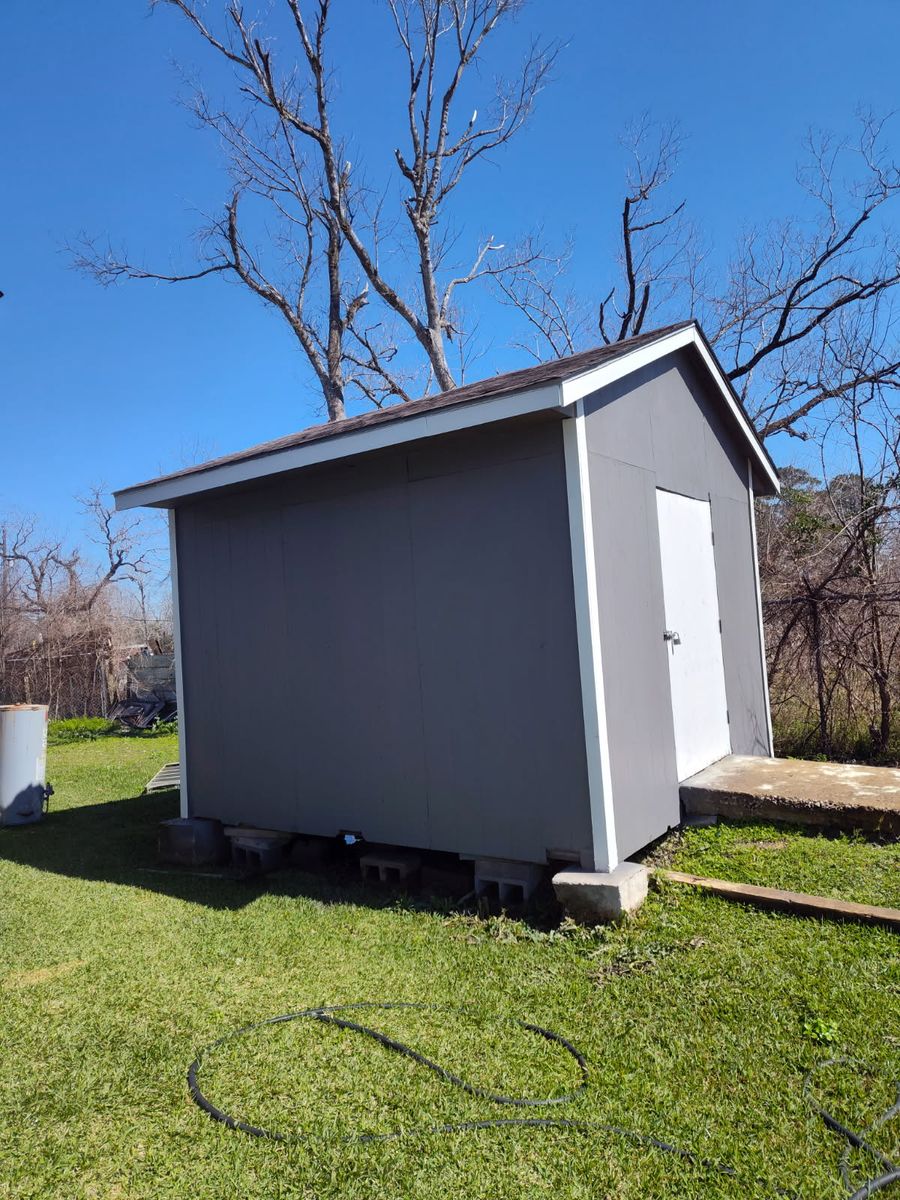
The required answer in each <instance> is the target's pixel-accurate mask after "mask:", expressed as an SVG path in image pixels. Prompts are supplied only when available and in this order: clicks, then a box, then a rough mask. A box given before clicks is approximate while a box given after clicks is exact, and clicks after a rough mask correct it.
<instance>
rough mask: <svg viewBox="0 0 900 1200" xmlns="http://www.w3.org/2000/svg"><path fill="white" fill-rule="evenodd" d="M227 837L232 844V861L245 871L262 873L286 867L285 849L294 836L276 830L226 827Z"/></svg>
mask: <svg viewBox="0 0 900 1200" xmlns="http://www.w3.org/2000/svg"><path fill="white" fill-rule="evenodd" d="M225 836H226V837H227V838H228V840H229V841H230V842H231V861H232V862H233V863H234V865H235V866H236V867H241V868H242V869H243V870H245V871H251V872H253V873H262V872H263V871H274V870H276V869H277V868H278V867H281V866H283V865H284V852H285V847H286V846H287V844H288V842H289V841H290V840H291V838H292V836H293V835H292V834H290V833H283V832H281V831H279V830H275V829H248V828H244V827H243V826H240V825H238V826H235V825H232V826H226V827H225Z"/></svg>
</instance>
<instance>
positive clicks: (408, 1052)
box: [187, 1001, 900, 1200]
mask: <svg viewBox="0 0 900 1200" xmlns="http://www.w3.org/2000/svg"><path fill="white" fill-rule="evenodd" d="M361 1009H375V1010H380V1011H386V1010H393V1009H416V1010H430V1011H434V1012H444V1013H450V1012H455V1013H464V1014H467V1012H470V1011H471V1010H466V1009H465V1008H458V1007H453V1006H448V1005H439V1004H424V1003H411V1002H404V1001H360V1002H358V1003H355V1004H334V1005H328V1006H324V1007H320V1008H304V1009H301V1010H300V1011H299V1012H292V1013H283V1014H282V1015H281V1016H278V1017H269V1018H268V1019H267V1020H265V1021H258V1022H256V1023H255V1024H253V1025H245V1026H243V1027H242V1028H240V1029H235V1030H232V1031H231V1032H230V1033H226V1034H225V1035H224V1036H223V1037H220V1038H217V1039H216V1040H215V1041H214V1042H210V1043H209V1045H207V1046H204V1047H203V1049H202V1050H201V1051H200V1052H199V1053H198V1054H197V1057H196V1058H195V1059H194V1061H193V1062H192V1063H191V1065H190V1068H189V1069H188V1076H187V1078H188V1087H189V1088H190V1093H191V1098H192V1100H193V1101H194V1102H195V1103H196V1104H197V1105H199V1107H200V1108H202V1109H203V1111H204V1112H206V1113H208V1114H209V1116H211V1117H212V1118H213V1120H215V1121H219V1122H221V1123H222V1124H223V1125H226V1126H227V1127H228V1128H229V1129H237V1130H240V1131H241V1132H242V1133H247V1134H250V1135H251V1137H258V1138H267V1139H269V1140H271V1141H276V1142H311V1141H314V1140H316V1139H315V1137H314V1136H313V1135H311V1134H304V1133H296V1134H290V1133H281V1132H279V1131H278V1130H274V1129H262V1128H260V1127H259V1126H257V1125H251V1124H249V1123H248V1122H246V1121H242V1120H240V1118H238V1117H233V1116H231V1115H230V1114H229V1113H226V1112H224V1111H223V1110H222V1109H221V1108H219V1107H218V1106H217V1105H215V1104H214V1103H213V1102H212V1101H211V1100H210V1099H208V1097H207V1096H206V1095H205V1094H204V1093H203V1091H202V1089H201V1087H200V1084H199V1082H198V1079H197V1077H198V1075H199V1072H200V1068H201V1066H202V1065H203V1061H204V1059H205V1058H206V1056H207V1055H209V1054H210V1053H211V1052H212V1051H214V1050H216V1049H217V1048H218V1047H219V1046H223V1045H225V1044H226V1043H227V1042H231V1041H233V1040H234V1039H236V1038H239V1037H243V1036H244V1035H245V1034H249V1033H254V1032H255V1031H257V1030H259V1029H265V1028H266V1027H267V1026H269V1025H283V1024H285V1023H286V1022H288V1021H298V1020H302V1019H310V1020H314V1021H320V1022H321V1023H322V1024H325V1025H335V1026H337V1027H338V1028H339V1029H347V1030H350V1031H351V1032H353V1033H361V1034H363V1035H364V1036H365V1037H368V1038H371V1039H372V1040H373V1041H375V1042H378V1043H379V1045H381V1046H384V1047H385V1049H387V1050H391V1051H393V1052H394V1053H396V1054H401V1055H403V1056H404V1057H405V1058H410V1059H412V1060H413V1061H414V1062H416V1063H418V1064H419V1065H420V1066H423V1067H426V1068H427V1069H428V1070H429V1071H433V1072H434V1073H435V1074H436V1075H437V1076H439V1078H441V1079H443V1080H444V1081H445V1082H447V1083H450V1084H452V1085H453V1086H454V1087H458V1088H460V1089H462V1090H463V1091H464V1092H468V1094H469V1095H471V1096H478V1097H479V1098H480V1099H482V1100H488V1101H490V1102H492V1103H494V1104H504V1105H512V1106H514V1107H518V1108H546V1107H550V1106H553V1105H559V1104H570V1103H571V1102H572V1101H574V1100H577V1099H578V1097H579V1096H581V1095H582V1094H583V1093H584V1092H585V1091H586V1090H587V1086H588V1079H589V1071H588V1065H587V1060H586V1059H585V1056H584V1055H583V1054H582V1053H581V1051H580V1050H578V1049H577V1048H576V1047H575V1046H574V1045H573V1044H572V1043H571V1042H570V1041H569V1040H568V1039H567V1038H565V1037H563V1036H562V1034H560V1033H556V1032H554V1031H553V1030H552V1029H545V1028H543V1027H542V1026H540V1025H533V1024H530V1023H529V1022H527V1021H520V1020H517V1019H513V1023H514V1024H515V1025H517V1026H518V1027H519V1028H520V1029H523V1030H525V1031H527V1032H528V1033H531V1034H534V1035H536V1036H538V1037H542V1038H544V1039H546V1040H547V1041H548V1042H552V1043H553V1044H554V1045H557V1046H560V1047H561V1048H562V1049H563V1050H565V1051H566V1053H567V1054H569V1055H570V1056H571V1057H572V1058H573V1059H574V1060H575V1063H576V1064H577V1067H578V1071H579V1076H580V1079H579V1083H578V1086H577V1087H575V1088H574V1089H573V1090H572V1091H571V1092H569V1093H567V1094H566V1095H563V1096H550V1097H547V1098H543V1099H533V1098H529V1097H523V1096H505V1095H502V1094H500V1093H495V1092H491V1091H488V1090H487V1089H486V1088H480V1087H476V1086H475V1085H474V1084H471V1083H467V1082H466V1081H465V1080H464V1079H461V1078H460V1077H459V1076H458V1075H454V1074H453V1073H452V1072H451V1071H448V1070H447V1069H446V1068H445V1067H442V1066H441V1065H440V1064H439V1063H436V1062H434V1061H433V1060H432V1059H430V1058H427V1057H426V1056H425V1055H424V1054H421V1053H420V1052H419V1051H418V1050H414V1049H413V1047H412V1046H408V1045H406V1043H405V1042H400V1041H397V1040H396V1039H395V1038H391V1037H388V1036H387V1034H384V1033H381V1032H379V1030H377V1029H372V1028H371V1027H370V1026H368V1025H362V1024H360V1023H359V1022H358V1021H352V1020H349V1019H348V1018H346V1017H340V1016H338V1015H337V1014H338V1013H342V1012H348V1011H357V1012H358V1011H359V1010H361ZM835 1065H841V1066H847V1065H852V1066H853V1067H854V1069H855V1070H857V1072H860V1073H861V1071H862V1068H861V1067H860V1066H859V1064H857V1063H855V1062H852V1060H849V1059H839V1058H835V1059H828V1060H827V1061H826V1062H823V1063H820V1064H819V1066H818V1067H816V1068H815V1069H814V1070H813V1071H810V1072H809V1074H808V1075H807V1076H806V1078H805V1080H804V1083H803V1094H804V1097H805V1098H806V1099H807V1101H808V1103H809V1104H810V1106H811V1108H812V1109H813V1111H814V1112H815V1113H817V1115H818V1116H819V1117H821V1119H822V1121H823V1122H824V1124H825V1126H826V1127H827V1128H828V1129H830V1130H832V1131H833V1132H834V1133H837V1134H839V1135H840V1136H841V1137H842V1138H844V1140H845V1142H846V1143H847V1145H846V1149H845V1151H844V1154H843V1155H842V1158H841V1174H842V1176H843V1178H844V1182H845V1184H846V1185H847V1189H848V1193H850V1194H849V1196H848V1200H866V1198H867V1197H869V1196H873V1195H875V1193H876V1192H880V1191H883V1190H884V1189H886V1188H888V1187H890V1186H891V1185H892V1184H894V1183H898V1182H900V1167H898V1166H897V1165H896V1164H894V1163H893V1162H891V1160H890V1159H889V1158H887V1157H886V1155H884V1154H882V1153H881V1151H879V1150H876V1149H875V1148H874V1147H873V1146H871V1145H870V1144H869V1143H868V1141H867V1140H866V1136H867V1135H868V1134H870V1133H871V1132H873V1131H874V1130H875V1129H877V1128H879V1127H880V1126H882V1125H884V1124H885V1123H886V1122H887V1121H889V1120H891V1119H892V1118H893V1117H895V1116H898V1115H900V1084H895V1086H896V1087H897V1100H896V1102H895V1103H894V1104H893V1105H892V1106H891V1107H890V1108H889V1109H887V1110H886V1111H885V1112H884V1113H882V1114H881V1116H880V1117H878V1118H877V1120H876V1121H874V1122H873V1124H872V1125H871V1126H870V1127H869V1128H868V1129H866V1130H864V1131H863V1133H855V1132H854V1131H853V1130H851V1129H848V1128H847V1127H846V1126H845V1125H843V1124H841V1122H840V1121H838V1120H837V1118H836V1117H834V1116H833V1115H832V1114H831V1113H829V1112H828V1111H827V1110H826V1109H824V1108H822V1107H821V1106H820V1105H818V1104H817V1103H816V1102H815V1101H813V1100H812V1099H811V1096H810V1091H811V1087H812V1080H813V1077H814V1075H815V1074H816V1073H817V1072H818V1071H821V1070H823V1069H824V1068H826V1067H830V1066H835ZM508 1127H527V1128H536V1129H568V1130H572V1131H573V1132H580V1133H588V1134H597V1133H604V1134H611V1135H613V1136H616V1137H621V1138H623V1139H625V1140H626V1141H629V1142H631V1143H633V1144H634V1145H637V1146H648V1147H651V1148H652V1149H655V1150H660V1151H662V1152H664V1153H666V1154H673V1155H675V1156H677V1157H678V1158H681V1159H682V1160H684V1161H686V1162H690V1163H693V1164H694V1165H695V1166H698V1167H702V1168H703V1169H705V1170H708V1171H715V1172H717V1173H719V1174H724V1175H729V1176H731V1177H737V1171H736V1170H735V1169H734V1167H731V1166H729V1165H728V1164H727V1163H721V1162H711V1161H710V1160H708V1159H704V1158H701V1157H699V1156H698V1155H697V1154H694V1153H693V1152H692V1151H690V1150H685V1149H683V1148H681V1147H679V1146H674V1145H672V1144H671V1143H670V1142H665V1141H662V1140H661V1139H659V1138H655V1137H651V1136H650V1135H649V1134H644V1133H638V1132H637V1131H636V1130H633V1129H625V1128H623V1127H622V1126H619V1125H607V1124H604V1123H602V1122H600V1121H582V1120H577V1119H569V1118H565V1117H549V1116H548V1117H494V1118H488V1119H487V1120H481V1121H459V1122H452V1123H449V1124H440V1125H428V1126H420V1127H417V1128H414V1129H407V1130H401V1129H395V1130H389V1131H388V1132H385V1133H350V1134H347V1135H345V1136H344V1137H342V1138H339V1139H337V1140H339V1141H342V1142H345V1143H362V1142H381V1141H390V1140H392V1139H395V1138H401V1137H415V1136H427V1135H432V1134H442V1133H462V1132H468V1131H473V1130H477V1129H502V1128H508ZM327 1140H332V1139H327ZM851 1148H857V1149H861V1150H865V1151H867V1152H868V1153H869V1154H871V1155H873V1156H874V1158H875V1159H876V1160H877V1162H878V1164H879V1166H880V1167H881V1168H882V1174H880V1175H878V1176H876V1177H875V1178H872V1179H869V1180H867V1182H866V1183H864V1184H863V1186H862V1187H859V1188H857V1189H856V1190H855V1191H854V1190H852V1188H853V1185H852V1184H851V1183H850V1179H849V1161H848V1160H849V1154H850V1149H851ZM756 1182H761V1181H760V1180H756ZM778 1194H779V1195H781V1196H791V1195H793V1193H791V1192H789V1191H786V1190H784V1189H779V1191H778Z"/></svg>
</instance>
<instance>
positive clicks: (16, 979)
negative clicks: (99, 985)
mask: <svg viewBox="0 0 900 1200" xmlns="http://www.w3.org/2000/svg"><path fill="white" fill-rule="evenodd" d="M83 966H84V960H83V959H81V958H73V959H70V960H69V961H68V962H61V963H56V965H55V966H53V967H38V968H37V969H36V970H34V971H13V973H12V974H11V975H7V976H6V978H5V979H4V980H3V982H2V984H0V987H2V988H3V990H4V991H13V990H15V989H16V988H27V987H37V986H38V985H39V984H41V983H49V982H50V981H51V980H52V979H59V978H60V977H61V976H63V975H68V974H69V972H70V971H75V970H77V969H78V967H83Z"/></svg>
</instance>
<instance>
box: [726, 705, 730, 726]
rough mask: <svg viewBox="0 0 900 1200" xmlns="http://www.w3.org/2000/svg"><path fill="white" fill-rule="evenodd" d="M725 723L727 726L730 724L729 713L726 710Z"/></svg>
mask: <svg viewBox="0 0 900 1200" xmlns="http://www.w3.org/2000/svg"><path fill="white" fill-rule="evenodd" d="M725 722H726V724H728V725H730V724H731V713H730V712H729V711H728V709H727V708H726V709H725Z"/></svg>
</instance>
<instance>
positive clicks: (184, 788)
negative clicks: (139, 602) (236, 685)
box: [169, 508, 189, 817]
mask: <svg viewBox="0 0 900 1200" xmlns="http://www.w3.org/2000/svg"><path fill="white" fill-rule="evenodd" d="M176 521H177V517H176V515H175V509H174V508H170V509H169V563H170V566H169V577H170V579H171V582H172V633H173V639H172V640H173V642H174V650H175V699H176V702H177V704H178V788H179V794H180V804H181V808H180V812H181V816H182V817H187V816H188V815H189V812H188V785H187V738H186V732H187V731H186V728H185V727H186V725H187V713H186V711H185V708H184V672H183V670H182V653H181V602H180V599H179V593H178V535H177V532H176V525H175V523H176Z"/></svg>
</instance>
